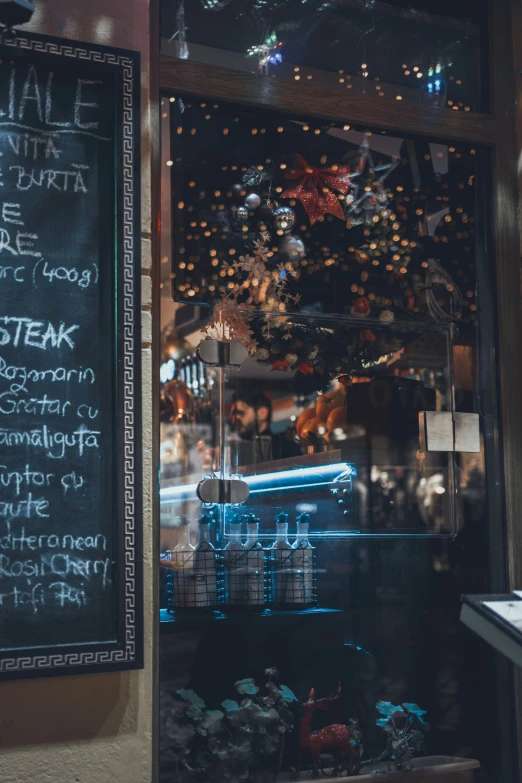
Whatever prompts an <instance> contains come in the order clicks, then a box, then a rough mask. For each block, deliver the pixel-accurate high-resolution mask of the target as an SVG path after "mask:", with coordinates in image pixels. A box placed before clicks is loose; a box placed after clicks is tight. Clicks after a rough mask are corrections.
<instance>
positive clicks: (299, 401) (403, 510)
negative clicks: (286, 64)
mask: <svg viewBox="0 0 522 783" xmlns="http://www.w3.org/2000/svg"><path fill="white" fill-rule="evenodd" d="M209 13H210V11H209ZM189 49H190V41H189ZM368 59H370V58H369V57H368ZM361 62H363V61H361ZM276 67H279V66H276ZM183 106H184V108H183V111H181V107H180V106H179V103H178V101H175V102H173V103H172V104H171V110H172V118H173V122H172V128H173V139H172V163H173V165H172V166H170V167H169V168H168V172H169V175H170V176H171V177H172V179H171V185H172V188H173V193H172V196H173V198H172V202H173V232H174V234H173V235H174V251H173V267H172V274H173V278H172V281H173V291H174V299H175V304H174V307H172V303H171V304H170V308H171V309H170V310H169V319H168V321H169V322H168V323H166V325H165V329H164V333H163V336H164V339H163V349H164V354H163V357H162V359H163V362H162V363H163V366H162V387H161V389H162V400H161V406H162V407H161V497H160V508H161V547H162V553H163V561H164V568H163V571H164V572H165V574H166V576H165V580H166V588H165V590H164V595H163V603H162V607H163V609H164V610H165V611H164V612H163V613H162V618H163V620H164V622H163V623H162V626H163V627H164V628H165V633H164V634H163V635H162V645H161V658H162V666H161V679H162V692H163V697H164V698H163V702H162V704H163V707H162V714H161V725H162V753H161V769H162V779H163V781H165V783H170V781H171V780H175V781H176V783H177V782H178V781H182V783H184V782H185V781H187V782H188V780H189V779H190V780H192V779H193V775H194V772H193V771H194V769H197V775H198V778H199V779H201V780H202V781H213V780H216V781H218V780H222V779H225V778H230V779H232V780H235V779H237V780H239V779H252V780H256V779H261V778H262V777H267V776H269V777H270V779H272V780H278V781H281V782H282V783H283V781H287V780H289V779H290V777H291V776H292V774H293V772H292V770H295V769H297V766H298V764H299V763H300V762H299V759H300V758H301V759H302V772H301V779H303V780H304V779H308V776H309V775H310V774H311V770H312V768H313V766H314V759H315V757H314V755H313V754H311V753H310V748H309V747H308V746H307V745H306V742H305V743H304V744H303V742H302V740H306V741H308V739H309V737H308V734H306V737H304V734H305V732H304V731H303V732H302V733H300V727H301V726H302V725H303V720H304V719H305V718H306V720H308V718H307V715H308V711H310V712H311V719H310V725H309V727H308V728H310V730H311V732H312V734H313V733H314V732H321V730H327V729H328V727H329V726H331V725H332V724H333V725H339V726H342V727H346V728H347V731H349V732H350V736H352V737H353V739H354V742H355V744H354V745H351V747H352V748H355V749H356V751H357V752H355V751H354V758H351V759H350V758H347V757H343V756H342V755H341V756H340V757H339V758H337V756H336V753H337V750H335V752H332V751H331V752H326V751H325V752H324V753H320V754H319V764H320V768H322V769H323V771H324V773H325V775H326V776H328V775H333V774H334V772H335V771H336V770H337V769H340V770H341V772H342V773H346V772H348V771H349V770H351V771H353V770H354V769H355V768H356V766H357V764H358V763H359V762H360V763H361V771H362V772H365V773H366V772H367V773H368V774H371V773H373V772H377V771H379V772H393V771H394V770H395V769H396V764H397V763H400V764H401V765H404V766H409V765H410V764H411V765H412V766H413V767H415V766H422V765H424V766H425V767H427V768H428V769H431V768H433V767H441V766H442V767H445V766H447V765H448V764H449V763H450V762H451V763H452V764H455V765H460V766H457V767H454V768H453V769H454V770H458V771H460V772H462V773H468V772H469V771H470V770H471V769H472V768H473V767H474V766H476V765H477V764H478V763H479V761H480V764H481V765H482V768H481V769H480V770H479V769H477V773H476V774H477V781H480V780H495V774H496V768H497V751H496V749H495V748H496V747H497V744H496V743H497V742H498V737H497V736H496V732H497V726H498V723H495V722H494V721H489V722H488V721H484V714H485V712H486V713H487V714H488V715H496V714H497V707H498V705H497V700H496V695H495V688H496V685H495V680H494V677H492V676H491V673H492V671H493V661H492V657H491V655H490V652H489V650H488V649H486V648H485V647H484V646H481V643H479V642H477V640H476V639H475V638H472V637H471V634H469V633H468V632H467V630H466V629H465V628H464V627H461V625H460V624H459V601H460V595H461V594H462V593H465V592H469V593H480V592H483V591H486V590H487V588H488V582H489V579H490V571H489V562H488V558H489V553H488V536H489V532H490V531H489V527H488V520H487V517H486V492H485V470H486V467H485V460H484V432H483V425H484V415H483V398H482V397H481V394H480V391H481V390H480V388H479V386H478V379H479V378H480V377H482V376H483V373H482V366H481V364H482V361H483V358H482V349H481V346H480V344H479V341H478V339H477V334H478V328H479V324H478V310H477V307H478V295H479V293H480V297H481V312H482V313H483V312H484V311H485V308H487V307H489V300H488V291H487V290H486V291H484V290H481V291H480V292H479V290H478V285H477V275H476V271H477V270H476V236H475V230H476V228H477V225H478V218H477V223H476V222H475V220H476V208H475V186H476V178H477V177H478V176H479V174H480V172H477V168H476V165H475V164H476V161H477V159H478V158H479V155H478V152H479V151H478V150H475V149H474V148H472V147H467V146H465V145H461V144H455V145H453V144H450V143H448V144H445V145H441V144H438V143H430V142H425V141H419V140H405V139H401V138H392V137H390V136H388V135H387V134H381V133H379V132H377V131H375V130H374V131H373V133H371V134H369V133H368V132H365V129H353V128H350V129H346V130H345V129H344V128H343V126H342V125H339V124H330V123H327V122H323V121H314V122H312V121H311V120H307V119H306V118H303V119H302V120H300V121H299V122H296V121H294V120H289V119H288V118H285V117H282V116H280V115H271V114H269V113H267V112H259V113H258V112H256V111H254V110H248V111H247V110H245V109H238V108H236V107H226V106H215V105H214V104H213V103H212V102H210V101H205V100H201V99H196V98H194V99H190V98H185V99H184V104H183ZM207 115H208V119H207V118H206V117H207ZM178 129H179V130H178ZM192 129H194V133H193V132H192ZM254 130H255V131H256V132H255V133H254V132H253V131H254ZM225 131H226V133H225ZM316 131H319V132H318V133H316ZM209 134H210V135H211V138H212V142H213V143H212V144H210V145H209V143H208V139H209ZM303 161H304V162H303ZM308 168H310V169H311V172H310V171H307V170H306V169H308ZM286 174H289V175H290V176H286ZM383 176H384V179H382V178H383ZM309 178H310V179H309ZM367 188H368V190H367ZM288 190H291V191H293V193H290V194H289V193H287V194H286V195H285V196H283V193H285V191H288ZM310 194H311V196H312V198H307V195H308V196H309V195H310ZM253 196H256V198H253ZM301 197H303V198H301ZM231 251H233V252H231ZM254 281H255V282H254ZM166 320H167V319H166ZM208 339H212V340H220V341H221V343H222V344H229V343H230V342H231V341H235V342H238V343H240V344H241V345H242V346H244V348H243V350H244V351H246V352H247V358H245V360H244V361H243V362H241V364H240V365H238V366H234V367H232V366H230V365H226V362H225V365H226V366H224V367H221V366H219V365H212V364H209V363H207V364H205V363H203V362H202V361H201V360H200V359H199V356H198V350H197V348H198V345H199V343H200V342H201V341H202V340H208ZM221 350H222V355H227V352H226V350H225V349H224V348H223V346H222V349H221ZM217 353H219V351H216V355H217ZM459 413H468V414H475V416H474V421H475V422H477V419H478V421H479V424H480V437H479V443H480V451H478V452H470V453H461V452H458V451H455V450H453V446H454V432H453V425H454V421H455V420H456V419H455V417H456V416H457V415H458V414H459ZM426 414H436V415H437V416H439V415H440V416H442V417H449V419H448V418H445V419H444V422H446V424H447V423H448V421H449V424H450V440H449V442H448V441H447V440H446V441H445V440H444V437H446V435H445V433H446V434H447V431H446V430H445V429H444V426H445V425H444V426H443V424H441V427H440V430H437V431H436V432H435V433H433V432H430V433H429V437H428V436H427V434H426V433H427V429H426V426H425V419H426ZM423 416H424V418H423ZM441 421H442V420H441ZM423 422H424V423H423ZM432 435H435V436H436V440H437V443H438V448H437V449H436V450H434V444H433V442H431V437H432ZM221 475H223V476H224V477H225V478H226V479H228V480H230V481H234V480H241V481H242V482H245V483H246V484H247V485H248V488H249V496H248V499H247V500H246V501H245V502H244V503H241V504H239V505H231V504H228V503H216V504H215V505H213V506H210V507H208V506H205V505H204V504H203V503H202V501H201V500H200V499H199V497H198V484H199V482H200V481H201V480H202V479H203V478H204V477H208V476H221ZM207 515H208V517H207V518H206V519H205V521H204V523H203V524H204V525H205V526H208V533H207V532H206V531H207V527H205V541H207V540H208V541H209V543H210V544H211V545H212V547H213V550H212V551H213V553H214V555H215V569H216V570H215V574H216V576H215V586H216V605H215V606H214V607H211V606H208V605H203V606H202V605H194V603H195V600H196V599H195V597H196V596H198V595H200V593H198V590H199V589H200V587H201V584H202V582H200V581H198V579H197V578H194V579H193V581H192V584H191V590H192V592H189V596H191V598H190V600H191V601H192V605H189V606H185V607H182V606H179V604H178V605H176V599H175V598H174V596H175V579H176V578H179V575H176V570H175V569H174V568H173V567H172V565H169V563H173V553H175V551H176V547H178V546H179V547H180V548H181V549H183V548H184V549H185V551H187V550H186V548H187V546H188V547H189V550H190V551H189V552H188V554H189V555H190V556H191V558H195V556H196V555H197V554H198V552H197V550H196V551H194V550H193V549H191V547H197V541H198V530H199V531H201V524H200V522H199V520H200V519H201V518H202V517H206V516H207ZM187 522H188V524H187ZM278 527H279V530H278ZM200 540H201V539H200ZM274 542H279V543H281V544H282V545H283V546H277V547H275V548H272V547H273V545H274ZM274 553H276V556H275V557H274ZM278 554H280V555H281V556H280V557H279V558H278V557H277V555H278ZM193 562H194V563H195V561H194V560H193ZM205 570H206V569H205V567H202V566H200V565H199V564H197V565H196V564H195V565H193V567H192V572H193V574H194V576H196V575H197V574H204V573H205ZM171 572H173V573H171ZM212 573H213V572H212ZM205 578H206V580H207V584H208V582H209V580H208V577H205ZM210 583H211V584H212V585H214V582H213V580H212V579H211V580H210ZM169 591H170V592H169ZM169 610H170V611H169ZM470 661H472V662H473V666H470ZM477 681H479V682H480V688H477ZM339 683H340V686H339ZM258 689H259V690H258ZM312 689H313V690H314V693H313V694H312V695H310V694H311V690H312ZM330 695H331V696H330ZM269 697H270V698H271V699H273V701H274V704H273V705H272V706H270V710H271V709H272V708H273V709H274V710H275V712H274V713H271V715H270V718H268V717H267V716H264V718H263V720H265V719H266V721H267V723H264V724H262V726H263V731H261V730H259V726H260V725H261V723H260V721H261V720H262V716H260V714H259V709H262V708H263V705H264V706H267V704H266V703H265V702H263V701H261V699H263V698H269ZM256 699H257V701H256ZM323 699H324V700H325V701H322V700H323ZM310 704H313V705H317V704H323V706H327V709H325V710H323V709H321V708H319V707H317V708H315V707H314V708H313V709H312V707H311V706H310ZM236 705H237V706H236ZM252 705H256V706H255V707H254V706H252ZM306 705H309V706H308V707H307V706H306ZM393 705H394V706H395V707H398V706H401V707H402V710H403V713H402V717H401V721H403V722H402V723H400V721H399V722H398V723H397V727H398V728H397V731H401V730H402V729H401V726H402V728H404V726H410V728H411V726H412V725H413V724H415V725H416V727H417V728H416V730H418V731H419V732H421V734H422V735H423V736H424V741H425V756H424V757H423V756H421V757H417V754H421V753H422V752H423V751H421V749H420V745H419V746H416V747H415V748H412V754H411V755H408V753H405V754H404V755H403V756H401V760H400V762H397V760H394V759H391V758H390V754H389V747H388V746H387V737H388V735H389V732H388V731H387V730H386V729H385V728H384V727H385V726H386V725H388V721H389V718H390V715H389V711H390V710H391V709H392V707H393ZM402 705H408V706H407V707H404V706H402ZM415 705H417V706H415ZM424 710H426V711H427V715H424V712H423V711H424ZM267 711H268V710H267ZM276 713H277V715H276ZM394 714H395V713H394ZM423 720H427V721H428V722H429V723H430V726H431V730H430V732H429V733H426V732H425V731H424V728H423V723H422V721H423ZM201 721H204V723H202V722H201ZM241 721H242V722H241ZM399 724H400V725H399ZM241 726H243V727H246V728H244V734H245V735H246V734H248V737H247V738H246V739H245V736H244V734H243V733H241V732H242V731H243V729H241ZM198 727H203V729H204V732H206V733H201V732H200V731H198ZM388 728H389V726H388ZM265 729H266V732H267V733H265V731H264V730H265ZM267 736H268V739H267ZM322 736H323V735H322ZM342 736H344V737H346V736H348V735H347V733H346V731H344V730H343V732H342ZM361 737H362V740H361ZM283 738H284V741H283ZM240 739H242V740H245V743H244V745H243V744H241V743H240V742H239V740H240ZM395 739H396V740H397V741H399V740H400V736H397V737H396V738H395ZM247 740H248V741H247ZM417 740H418V741H419V743H420V739H419V738H418V737H417ZM265 743H266V744H265ZM361 746H362V747H363V748H364V751H363V753H362V754H360V753H359V751H360V748H361ZM238 747H241V748H242V750H241V754H242V755H241V754H240V756H237V755H235V754H236V752H237V753H239V751H237V748H238ZM358 754H359V756H360V757H358V758H355V756H357V755H358ZM379 759H380V760H379ZM475 759H477V760H478V761H475ZM423 774H424V773H423ZM434 774H435V773H434ZM436 774H437V775H440V774H441V771H440V770H438V771H437V773H436ZM481 776H482V777H481ZM267 779H268V778H267Z"/></svg>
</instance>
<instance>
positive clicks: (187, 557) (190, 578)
mask: <svg viewBox="0 0 522 783" xmlns="http://www.w3.org/2000/svg"><path fill="white" fill-rule="evenodd" d="M178 534H179V536H178V543H177V544H176V546H175V547H174V549H173V550H172V559H173V563H174V605H175V606H177V607H187V606H194V605H195V595H194V547H193V546H192V544H191V543H190V519H189V518H188V517H186V516H181V517H179V518H178Z"/></svg>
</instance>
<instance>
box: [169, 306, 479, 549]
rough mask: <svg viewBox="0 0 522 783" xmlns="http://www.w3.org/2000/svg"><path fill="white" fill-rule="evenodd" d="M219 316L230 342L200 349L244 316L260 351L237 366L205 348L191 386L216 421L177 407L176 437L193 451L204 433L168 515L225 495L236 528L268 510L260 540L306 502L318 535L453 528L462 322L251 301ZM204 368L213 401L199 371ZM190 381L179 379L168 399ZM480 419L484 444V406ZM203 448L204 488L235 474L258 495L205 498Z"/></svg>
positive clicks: (223, 510) (227, 531)
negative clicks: (311, 311)
mask: <svg viewBox="0 0 522 783" xmlns="http://www.w3.org/2000/svg"><path fill="white" fill-rule="evenodd" d="M220 319H221V323H219V324H216V331H218V332H222V333H223V334H222V338H221V340H211V339H210V338H209V339H208V342H207V343H200V344H199V345H198V348H197V351H198V352H199V351H200V349H201V352H200V354H199V355H205V354H206V353H208V354H213V353H214V351H211V350H210V349H211V348H212V349H216V350H217V348H218V347H219V348H221V349H223V347H224V346H226V345H227V342H226V340H225V339H223V338H224V337H225V334H226V332H228V331H230V328H231V327H232V329H233V330H234V329H235V330H236V331H237V330H238V321H242V322H243V324H244V330H245V331H246V330H247V329H248V331H249V332H250V335H249V339H250V341H251V352H250V353H248V351H247V350H246V349H245V350H244V351H241V350H239V352H238V354H239V357H238V358H239V359H243V361H241V363H240V365H239V366H237V367H231V366H227V365H224V366H223V367H218V366H216V365H214V364H212V361H213V359H214V358H215V359H217V358H218V357H217V355H216V357H213V356H212V357H211V358H210V359H209V360H208V361H207V363H206V364H205V363H204V362H203V361H201V359H196V364H195V366H196V368H197V371H196V373H195V374H194V378H193V380H191V381H189V385H187V387H186V388H187V394H191V396H192V395H194V392H195V393H196V395H197V400H198V403H197V404H198V406H204V407H206V409H207V417H208V424H207V426H206V432H205V431H204V427H205V425H203V424H201V423H198V424H195V423H193V422H190V421H188V422H187V421H186V418H187V415H188V416H190V414H189V412H188V411H186V410H185V408H183V409H181V408H180V407H178V417H179V418H178V420H177V421H176V419H175V421H176V423H175V424H173V425H171V430H172V434H171V438H172V440H173V441H175V440H176V438H177V439H178V441H179V440H181V439H182V440H183V441H184V443H185V444H186V445H185V448H186V449H187V453H188V454H190V450H191V447H192V449H194V448H195V447H196V448H197V444H198V443H199V451H197V452H196V454H195V456H196V464H195V465H194V462H193V463H192V464H193V465H194V468H196V465H197V466H198V468H199V470H197V469H195V470H194V472H193V473H192V475H190V473H189V474H188V475H187V473H185V472H184V473H183V474H182V475H181V476H180V477H179V478H178V479H177V480H176V478H174V477H173V478H171V479H169V480H165V481H164V482H163V487H162V490H161V508H162V514H163V523H164V525H165V526H168V525H169V524H170V525H171V524H173V522H172V520H175V519H176V517H179V515H181V514H185V515H188V516H190V517H191V518H193V519H196V518H197V517H198V516H199V515H201V514H202V513H204V511H205V509H206V508H211V509H212V508H214V505H215V507H216V514H215V516H216V518H219V520H220V527H219V533H220V536H222V537H223V539H225V540H227V539H229V538H230V535H231V525H232V526H233V525H234V524H235V522H236V519H238V518H240V517H241V516H244V517H245V518H246V517H247V516H248V515H253V516H254V517H255V518H256V519H257V520H258V522H259V540H260V541H263V542H264V541H268V540H270V539H271V538H272V539H273V537H274V534H275V522H274V519H275V518H277V516H278V515H280V514H284V515H287V516H288V517H289V519H291V520H292V524H294V527H295V519H296V517H298V516H299V515H300V514H306V515H307V517H308V518H309V522H310V528H309V536H310V537H311V538H319V539H320V538H335V539H339V538H350V537H354V536H355V537H361V536H388V537H390V536H400V537H404V536H452V535H454V534H455V532H456V509H455V506H456V494H455V492H454V487H455V451H454V444H453V419H454V394H455V391H454V388H453V373H452V362H453V359H452V356H453V347H454V346H453V327H452V326H442V325H437V324H430V323H425V324H423V325H418V324H414V323H407V322H406V323H395V322H393V323H386V322H385V321H382V320H381V321H379V320H378V321H373V320H370V319H365V320H364V323H362V322H361V319H360V318H359V319H358V318H356V317H348V316H345V317H342V316H325V315H302V314H296V315H286V314H285V315H281V314H273V313H270V312H266V313H257V312H256V313H252V312H251V311H249V310H242V309H237V310H230V311H227V310H222V311H221V313H220ZM232 345H233V346H234V345H235V346H236V348H239V349H242V348H243V344H242V343H235V342H233V341H232ZM228 351H229V353H230V347H229V346H228ZM223 355H224V354H223ZM285 357H286V358H285ZM223 361H226V357H224V358H223ZM209 362H210V363H209ZM198 364H199V368H198ZM204 367H206V368H207V369H206V370H203V371H204V372H206V373H207V374H208V381H207V382H206V384H207V388H206V389H205V391H203V394H204V398H203V400H204V401H203V402H202V397H201V393H202V390H203V383H200V381H196V380H195V378H196V375H197V376H199V377H201V372H202V369H203V368H204ZM352 372H356V373H357V374H356V375H352ZM339 378H341V380H339ZM180 383H183V382H182V381H181V382H180V381H173V382H171V384H170V386H168V387H167V394H166V400H168V399H169V396H168V395H169V394H172V392H170V391H169V389H171V388H172V389H173V390H174V392H176V391H177V390H179V388H180ZM192 390H193V391H192ZM175 399H176V400H177V398H175ZM178 402H179V400H177V402H175V404H178ZM194 403H195V400H194ZM430 414H435V416H434V417H432V418H433V422H434V431H433V433H431V432H430V435H429V438H428V437H427V435H428V433H427V431H426V416H428V417H429V416H430ZM437 415H438V416H437ZM448 424H449V428H450V430H449V432H450V441H449V442H448V441H446V442H444V437H445V432H446V427H447V425H448ZM473 424H476V432H477V446H476V448H477V451H478V450H479V444H478V417H476V420H475V421H473V420H472V422H471V424H470V426H471V427H472V426H473ZM437 438H438V440H437ZM432 439H433V442H432ZM441 439H442V440H441ZM203 443H204V445H203ZM201 454H204V455H205V459H206V460H207V468H208V470H207V472H206V476H207V478H206V479H205V480H206V482H207V484H206V486H207V487H209V486H210V478H211V477H212V478H215V479H216V481H221V482H223V481H230V480H237V481H238V486H241V484H243V486H244V488H245V494H248V497H247V499H245V500H244V501H243V502H242V503H234V502H230V503H224V504H223V503H219V502H218V503H216V504H211V503H204V502H203V500H202V499H201V497H202V496H201V491H202V488H201V484H200V483H201V481H202V478H203V476H204V475H205V472H204V469H203V465H202V460H201V457H200V456H199V455H201ZM187 458H188V459H189V457H187ZM166 464H167V463H165V462H164V466H165V469H166ZM178 464H179V463H178ZM204 490H205V487H203V497H205V495H204Z"/></svg>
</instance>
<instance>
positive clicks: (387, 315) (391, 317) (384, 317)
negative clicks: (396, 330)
mask: <svg viewBox="0 0 522 783" xmlns="http://www.w3.org/2000/svg"><path fill="white" fill-rule="evenodd" d="M379 321H382V322H383V323H384V324H392V323H393V322H394V321H395V314H394V313H393V312H392V311H391V310H381V313H380V315H379Z"/></svg>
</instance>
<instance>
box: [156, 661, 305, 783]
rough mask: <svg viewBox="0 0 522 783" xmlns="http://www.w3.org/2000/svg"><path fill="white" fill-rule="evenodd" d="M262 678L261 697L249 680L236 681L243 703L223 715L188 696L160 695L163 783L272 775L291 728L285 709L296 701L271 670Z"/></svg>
mask: <svg viewBox="0 0 522 783" xmlns="http://www.w3.org/2000/svg"><path fill="white" fill-rule="evenodd" d="M266 674H267V675H268V682H267V683H266V684H265V689H264V694H263V695H260V693H259V691H260V689H259V688H258V686H257V685H256V683H255V682H254V680H253V679H252V678H251V677H248V678H246V679H243V680H238V681H237V682H236V683H235V688H236V691H237V693H238V694H239V695H240V696H244V697H245V698H243V699H242V700H241V701H236V700H235V699H225V700H224V701H223V702H222V703H221V705H220V706H221V708H222V709H215V710H211V709H207V706H206V704H205V702H204V700H203V699H202V698H201V697H200V696H198V694H197V693H195V691H193V690H186V689H184V688H180V689H179V690H178V691H177V692H176V694H175V695H173V694H167V693H162V697H161V710H160V721H161V732H160V735H161V738H160V742H161V757H162V765H163V767H164V768H163V770H162V775H161V780H162V781H165V782H166V781H171V780H172V781H174V780H175V781H176V783H178V781H179V782H180V783H186V782H187V781H192V780H197V781H198V782H199V781H209V782H212V783H214V782H215V783H218V782H219V781H224V780H226V781H232V782H233V781H246V780H249V779H251V775H252V773H253V772H254V771H259V770H263V769H269V770H271V771H272V772H273V771H275V768H276V767H277V764H278V759H279V755H280V754H279V751H281V745H282V742H283V741H284V735H285V734H286V733H287V732H289V731H291V730H292V729H293V727H294V719H293V715H292V712H291V711H290V709H289V705H290V704H292V702H296V701H297V698H296V696H295V694H294V693H293V692H292V691H291V690H290V688H289V687H288V686H286V685H277V684H276V683H275V682H273V680H272V678H273V677H275V676H277V672H276V671H275V670H274V669H267V671H266Z"/></svg>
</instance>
